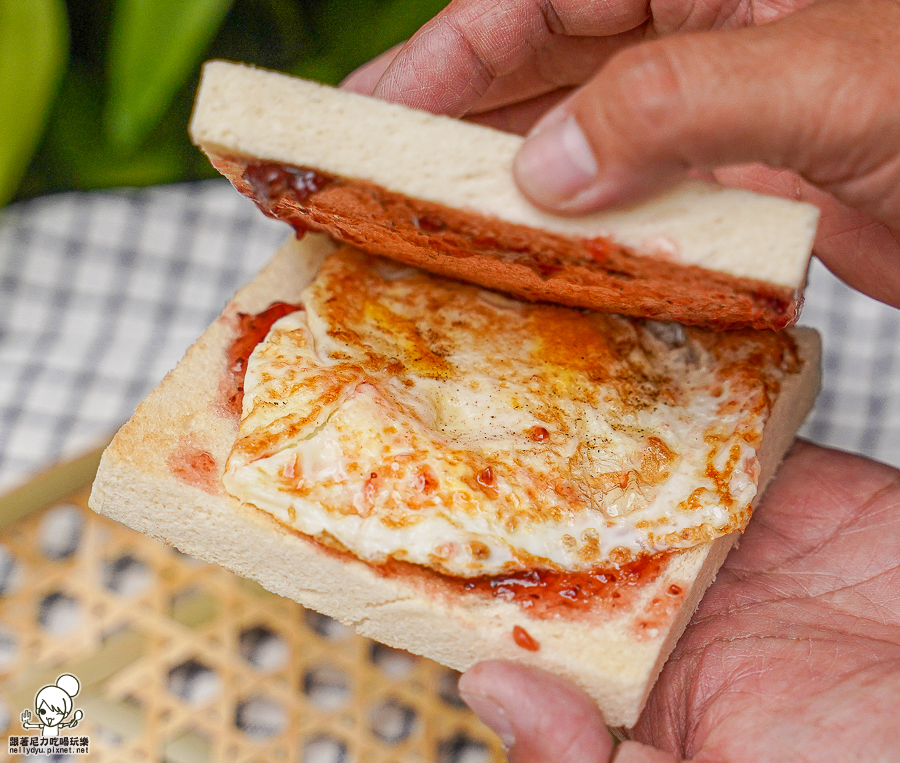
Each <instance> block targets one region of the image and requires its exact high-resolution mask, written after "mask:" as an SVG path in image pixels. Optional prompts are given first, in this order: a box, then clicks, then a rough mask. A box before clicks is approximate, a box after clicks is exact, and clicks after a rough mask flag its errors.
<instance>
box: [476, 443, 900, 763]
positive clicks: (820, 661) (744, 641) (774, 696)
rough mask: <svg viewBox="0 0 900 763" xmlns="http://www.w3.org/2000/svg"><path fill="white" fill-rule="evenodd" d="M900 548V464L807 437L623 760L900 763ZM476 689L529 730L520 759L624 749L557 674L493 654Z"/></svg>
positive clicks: (514, 725)
mask: <svg viewBox="0 0 900 763" xmlns="http://www.w3.org/2000/svg"><path fill="white" fill-rule="evenodd" d="M898 547H900V471H898V470H896V469H893V468H891V467H889V466H885V465H883V464H878V463H875V462H873V461H868V460H866V459H864V458H861V457H858V456H852V455H849V454H845V453H840V452H837V451H832V450H826V449H824V448H820V447H817V446H814V445H810V444H807V443H802V442H798V443H797V444H796V445H795V447H794V448H793V450H792V451H791V453H790V454H789V456H788V457H787V459H786V460H785V462H784V464H783V465H782V467H781V470H780V471H779V473H778V476H777V478H776V480H775V481H774V482H773V483H772V485H771V487H770V488H769V490H768V491H767V493H766V495H765V497H764V498H763V500H762V501H761V502H760V505H759V507H758V508H757V510H756V512H755V513H754V517H753V521H752V522H751V523H750V526H749V527H748V528H747V532H746V533H745V535H744V536H743V537H742V538H741V542H740V545H739V546H738V547H737V548H736V549H735V550H734V551H732V553H731V555H730V556H729V557H728V559H727V560H726V562H725V565H724V566H723V567H722V569H721V571H720V572H719V575H718V577H717V578H716V580H715V582H714V583H713V585H712V586H711V587H710V588H709V590H708V591H707V594H706V596H705V597H704V599H703V601H702V602H701V604H700V607H699V609H698V610H697V613H696V614H695V616H694V618H693V620H692V621H691V623H690V625H689V626H688V628H687V630H686V631H685V634H684V636H683V637H682V639H681V640H680V641H679V643H678V644H677V645H676V647H675V650H674V651H673V653H672V655H671V657H670V658H669V661H668V663H667V664H666V666H665V668H664V669H663V672H662V674H661V676H660V679H659V681H658V682H657V684H656V686H655V688H654V689H653V692H652V693H651V695H650V699H649V702H648V704H647V707H646V709H645V711H644V713H643V715H642V716H641V720H640V722H639V724H638V726H637V727H636V728H635V729H634V731H633V736H634V739H635V740H639V741H631V742H628V743H626V744H623V745H622V746H620V747H619V749H618V750H617V751H616V757H615V758H614V760H615V763H675V761H677V760H680V759H681V758H685V759H689V760H693V761H697V762H698V763H699V762H700V761H705V762H709V761H715V762H716V763H726V762H727V763H737V762H738V761H740V762H744V761H748V762H749V761H753V762H754V763H757V762H759V761H765V762H766V763H782V762H783V763H797V762H798V761H802V762H803V763H819V762H821V763H826V762H827V763H830V762H831V761H834V760H841V761H856V760H859V761H867V762H871V761H896V760H900V737H898V735H897V731H896V729H897V727H896V713H897V710H896V708H897V707H898V705H900V597H898V595H897V592H898V590H900V557H898V556H897V551H896V550H897V548H898ZM460 691H461V693H462V694H463V697H464V698H465V699H466V700H467V701H468V702H470V704H471V705H472V706H473V707H474V709H475V710H476V712H478V713H479V715H481V716H482V718H483V719H484V720H485V721H486V722H487V723H488V724H489V725H492V726H493V727H494V728H495V729H496V730H497V731H498V732H500V734H501V736H505V737H506V740H507V741H508V742H509V741H512V739H513V738H514V740H515V741H514V743H513V745H512V748H511V751H510V752H511V754H510V760H511V761H514V763H547V762H548V761H557V760H558V761H569V760H572V761H575V760H577V761H580V762H583V763H600V762H601V761H602V762H603V763H606V762H607V761H609V759H610V755H611V754H612V752H613V749H612V741H611V739H610V737H609V735H608V734H607V732H606V731H605V729H604V728H603V726H602V723H601V720H600V717H599V715H598V713H597V711H596V709H595V707H594V705H593V703H592V701H591V700H590V699H589V698H588V697H587V696H586V695H584V694H582V693H581V692H580V691H579V690H578V689H576V688H575V687H574V686H572V685H571V684H568V683H566V682H565V681H563V680H562V679H559V678H556V677H555V676H550V675H548V674H546V673H542V672H541V671H538V670H535V669H532V668H528V667H523V666H518V665H515V664H512V663H503V662H490V663H482V664H481V665H477V666H475V667H474V668H472V669H471V670H469V671H468V672H467V673H466V674H464V675H463V677H462V679H461V680H460ZM498 708H501V710H498ZM663 751H665V752H663Z"/></svg>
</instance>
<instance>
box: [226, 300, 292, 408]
mask: <svg viewBox="0 0 900 763" xmlns="http://www.w3.org/2000/svg"><path fill="white" fill-rule="evenodd" d="M302 309H303V306H302V305H292V304H290V303H288V302H273V303H272V304H271V305H269V307H267V308H266V309H265V310H263V311H262V312H261V313H257V314H256V315H252V314H250V313H238V314H237V330H236V332H235V337H234V339H233V340H232V342H231V345H230V346H229V347H228V373H227V374H226V377H225V380H224V382H225V383H224V385H223V387H224V390H223V391H224V396H225V407H226V409H227V410H228V412H229V413H230V414H232V415H234V416H237V417H240V415H241V406H242V405H243V403H244V375H245V374H246V373H247V361H248V360H250V354H251V353H252V352H253V350H254V349H255V347H256V345H258V344H259V343H260V342H261V341H262V340H263V339H265V338H266V334H268V333H269V329H271V328H272V324H273V323H275V321H277V320H278V319H279V318H283V317H284V316H285V315H288V314H289V313H294V312H296V311H297V310H302Z"/></svg>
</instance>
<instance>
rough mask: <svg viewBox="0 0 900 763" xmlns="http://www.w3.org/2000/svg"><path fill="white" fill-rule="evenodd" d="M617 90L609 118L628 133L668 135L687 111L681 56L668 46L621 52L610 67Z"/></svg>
mask: <svg viewBox="0 0 900 763" xmlns="http://www.w3.org/2000/svg"><path fill="white" fill-rule="evenodd" d="M608 75H609V81H610V82H611V83H612V87H613V88H614V89H616V90H618V93H617V94H616V96H617V97H615V98H613V99H612V102H614V103H615V104H616V106H617V109H616V112H615V113H614V114H610V118H611V119H612V120H615V121H617V122H619V123H620V124H619V127H620V129H622V130H624V131H626V132H627V133H629V134H632V135H636V136H640V137H646V136H647V135H650V134H652V135H660V134H668V133H671V132H672V131H673V130H676V129H677V128H678V125H679V124H680V122H681V119H682V117H683V115H684V114H685V113H686V111H687V110H688V108H687V107H688V100H689V88H688V84H687V78H686V75H685V71H684V66H683V64H682V61H681V58H680V56H679V55H678V54H677V53H676V52H675V51H674V50H673V49H672V47H670V46H668V45H655V44H651V45H639V46H636V47H634V48H629V49H628V50H625V51H622V53H620V54H619V55H617V56H616V57H615V58H614V59H613V60H612V61H611V62H610V65H609V71H608Z"/></svg>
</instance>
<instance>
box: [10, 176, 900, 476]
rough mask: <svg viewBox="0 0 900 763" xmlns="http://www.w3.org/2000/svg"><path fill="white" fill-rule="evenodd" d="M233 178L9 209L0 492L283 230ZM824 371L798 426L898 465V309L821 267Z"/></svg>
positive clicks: (815, 306) (134, 387)
mask: <svg viewBox="0 0 900 763" xmlns="http://www.w3.org/2000/svg"><path fill="white" fill-rule="evenodd" d="M288 232H289V231H288V229H287V228H286V226H283V225H282V224H279V223H275V222H273V221H271V220H268V219H266V218H265V217H263V216H262V214H260V213H259V212H258V211H257V210H256V208H255V207H253V206H252V204H251V203H250V202H248V201H246V200H245V199H243V198H242V197H240V196H239V195H238V194H237V193H236V192H235V191H234V190H232V189H231V187H230V186H229V185H228V184H227V183H225V182H224V181H211V182H208V183H199V184H189V185H178V186H171V187H166V188H153V189H147V190H139V191H124V192H108V193H89V194H87V193H72V194H63V195H59V196H53V197H46V198H42V199H35V200H32V201H28V202H25V203H20V204H16V205H13V206H11V207H9V208H7V209H6V210H3V211H2V212H0V492H2V491H4V490H6V489H8V488H10V487H13V486H14V485H16V484H18V483H21V482H22V481H24V480H25V479H27V477H28V476H29V475H30V474H31V473H33V472H34V471H36V470H39V469H41V468H43V467H45V466H48V465H50V464H51V463H52V462H54V461H56V460H58V459H61V458H68V457H72V456H74V455H77V454H78V453H79V452H82V451H84V450H86V449H88V448H89V447H91V446H93V445H96V444H97V443H99V442H102V441H103V440H104V439H105V438H106V437H108V436H109V435H110V434H111V433H112V432H113V431H114V430H115V429H116V427H117V426H118V425H119V424H121V423H122V422H123V421H124V420H125V419H127V418H128V416H129V415H130V414H131V412H132V411H133V410H134V408H135V406H136V405H137V403H138V402H139V401H140V400H141V398H142V397H143V396H144V395H146V394H147V392H148V391H149V390H150V389H151V388H152V387H153V386H154V385H155V384H156V383H157V382H158V381H159V380H160V379H161V378H162V377H163V375H164V374H165V373H166V372H167V371H168V370H169V369H170V368H172V367H173V366H174V365H175V363H176V362H177V361H178V360H179V359H180V357H181V356H182V354H183V353H184V351H185V350H186V349H187V347H188V346H189V345H190V343H191V342H192V341H193V340H194V339H195V338H196V337H197V336H198V335H199V334H200V333H201V332H202V330H203V329H204V328H205V327H206V325H207V324H208V323H210V322H211V321H212V320H213V319H214V318H215V316H216V315H217V314H218V313H219V312H220V310H221V309H222V307H223V305H224V304H225V302H226V301H227V300H228V299H229V297H230V296H231V295H232V294H233V293H234V291H235V290H236V289H237V288H238V287H239V286H240V285H241V284H243V283H245V282H246V281H248V280H249V279H250V278H251V277H252V276H253V274H254V273H255V272H256V271H257V270H258V269H259V268H260V267H261V266H262V265H263V263H264V262H265V261H266V260H267V259H268V257H269V256H271V254H272V252H273V251H274V250H275V248H276V247H277V246H278V244H279V243H280V242H281V241H282V240H284V238H285V237H286V236H287V235H288ZM801 323H804V324H807V325H812V326H814V327H815V328H817V329H819V331H821V332H822V334H823V338H824V342H825V363H824V366H825V382H824V388H823V391H822V394H821V396H820V397H819V401H818V403H817V405H816V408H815V411H814V412H813V414H812V416H811V418H810V420H809V421H808V422H807V424H806V426H805V427H804V430H803V434H804V435H805V436H806V437H809V438H811V439H813V440H815V441H817V442H820V443H824V444H829V445H833V446H835V447H839V448H843V449H845V450H850V451H856V452H860V453H864V454H866V455H869V456H871V457H873V458H877V459H879V460H882V461H886V462H888V463H892V464H894V465H897V466H900V311H897V310H894V309H891V308H889V307H886V306H884V305H881V304H879V303H877V302H874V301H872V300H870V299H868V298H866V297H863V296H861V295H860V294H857V293H856V292H854V291H853V290H851V289H849V288H848V287H846V286H844V285H843V284H842V283H840V282H839V281H837V280H836V279H835V278H834V277H833V276H831V275H830V274H829V273H828V272H827V271H826V270H825V269H824V268H823V267H821V266H820V265H818V263H815V264H814V267H813V269H812V273H811V278H810V286H809V289H808V291H807V299H806V307H805V309H804V312H803V317H802V319H801Z"/></svg>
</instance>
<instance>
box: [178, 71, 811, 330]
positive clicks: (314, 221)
mask: <svg viewBox="0 0 900 763" xmlns="http://www.w3.org/2000/svg"><path fill="white" fill-rule="evenodd" d="M190 130H191V136H192V139H193V140H194V142H195V143H197V145H199V146H200V147H201V148H202V149H203V150H204V151H205V152H206V153H207V154H208V156H209V158H210V160H211V161H212V162H213V164H214V165H215V166H216V167H217V168H218V169H219V170H220V171H221V172H222V173H223V174H224V175H226V176H227V177H228V178H229V179H230V180H231V182H232V183H233V184H234V185H235V187H236V188H237V189H238V190H240V191H241V192H242V193H244V194H246V195H248V196H250V197H251V198H252V199H254V200H255V201H256V203H257V204H258V205H259V206H260V207H261V208H262V209H263V210H264V211H265V212H266V213H267V214H269V215H271V216H273V217H277V218H280V219H283V220H286V221H287V222H289V223H291V224H292V225H294V226H295V227H296V228H297V229H298V230H305V229H307V228H309V229H318V230H325V231H327V232H329V233H330V234H331V235H332V236H334V237H335V238H338V239H340V240H343V241H346V242H348V243H351V244H354V245H357V246H360V247H361V248H364V249H366V251H370V252H374V253H376V254H381V255H384V256H387V257H392V258H394V259H398V260H402V261H404V262H408V263H410V264H414V265H417V266H419V267H422V268H424V269H426V270H430V271H432V272H435V273H439V274H442V275H446V276H451V277H453V278H459V279H461V280H466V281H471V282H472V283H477V284H480V285H482V286H486V287H488V288H492V289H498V290H501V291H506V292H508V293H511V294H514V295H516V296H519V297H521V298H523V299H528V300H546V301H551V302H557V303H560V304H566V305H572V306H580V307H589V308H593V309H599V310H606V311H610V312H619V313H623V314H626V315H634V316H647V317H654V318H661V319H673V320H677V321H680V322H682V323H688V324H699V325H706V326H711V327H716V328H727V327H732V328H736V327H744V326H751V327H754V328H775V329H778V328H782V327H784V326H786V325H789V324H791V323H793V322H794V320H795V319H796V317H797V312H798V308H799V303H800V295H801V290H802V287H803V285H804V280H805V275H806V269H807V265H808V261H809V256H810V251H811V248H812V242H813V237H814V233H815V227H816V221H817V219H818V210H817V209H816V208H815V207H813V206H811V205H809V204H802V203H797V202H793V201H788V200H785V199H778V198H774V197H770V196H762V195H759V194H754V193H750V192H748V191H742V190H735V189H725V188H721V187H719V186H716V185H712V184H707V183H701V182H696V181H691V182H685V183H683V184H681V185H679V186H678V187H677V188H675V189H674V190H672V191H670V192H668V193H666V194H664V195H662V196H659V197H658V198H655V199H653V200H651V201H649V202H647V203H645V204H642V205H640V206H635V207H631V208H628V209H624V210H619V211H613V212H604V213H598V214H593V215H588V216H585V217H579V218H564V217H558V216H554V215H551V214H547V213H545V212H542V211H540V210H538V209H536V208H535V207H533V206H532V205H531V204H529V203H528V201H527V200H526V199H525V198H524V197H523V196H522V195H521V193H520V192H519V191H518V189H517V188H516V186H515V184H514V183H513V180H512V169H511V168H512V161H513V156H514V155H515V153H516V151H517V150H518V148H519V146H520V145H521V143H522V138H520V137H518V136H515V135H510V134H507V133H502V132H499V131H497V130H493V129H490V128H487V127H482V126H479V125H475V124H471V123H467V122H461V121H458V120H454V119H449V118H446V117H442V116H435V115H432V114H428V113H425V112H420V111H416V110H413V109H408V108H405V107H403V106H399V105H396V104H391V103H386V102H383V101H378V100H376V99H373V98H367V97H364V96H361V95H357V94H354V93H348V92H344V91H341V90H335V89H334V88H329V87H325V86H322V85H317V84H315V83H312V82H306V81H303V80H299V79H295V78H292V77H287V76H285V75H281V74H277V73H273V72H269V71H264V70H261V69H254V68H251V67H247V66H243V65H238V64H231V63H227V62H222V61H214V62H210V63H208V64H206V66H205V67H204V73H203V79H202V82H201V86H200V90H199V92H198V94H197V101H196V105H195V110H194V115H193V118H192V121H191V127H190Z"/></svg>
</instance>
